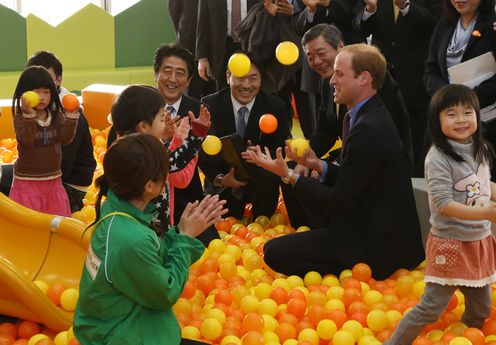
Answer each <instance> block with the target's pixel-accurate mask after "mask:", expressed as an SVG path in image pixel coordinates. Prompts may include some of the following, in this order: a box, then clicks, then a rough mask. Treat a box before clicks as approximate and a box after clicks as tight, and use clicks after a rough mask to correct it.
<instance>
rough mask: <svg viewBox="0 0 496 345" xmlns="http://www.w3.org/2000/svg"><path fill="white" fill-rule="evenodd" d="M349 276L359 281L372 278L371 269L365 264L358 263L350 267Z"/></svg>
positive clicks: (366, 280)
mask: <svg viewBox="0 0 496 345" xmlns="http://www.w3.org/2000/svg"><path fill="white" fill-rule="evenodd" d="M351 276H352V277H353V278H355V279H357V280H359V281H361V282H368V281H369V280H370V278H372V269H371V268H370V266H369V265H367V264H364V263H358V264H356V265H355V266H353V268H352V269H351Z"/></svg>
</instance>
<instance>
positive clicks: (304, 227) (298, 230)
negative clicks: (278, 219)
mask: <svg viewBox="0 0 496 345" xmlns="http://www.w3.org/2000/svg"><path fill="white" fill-rule="evenodd" d="M309 230H310V228H309V227H308V226H306V225H302V226H300V227H299V228H298V229H296V232H305V231H309Z"/></svg>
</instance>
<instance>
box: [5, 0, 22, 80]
mask: <svg viewBox="0 0 496 345" xmlns="http://www.w3.org/2000/svg"><path fill="white" fill-rule="evenodd" d="M0 47H1V48H0V71H1V72H4V71H18V70H22V69H24V66H25V65H26V19H25V18H24V17H22V16H21V15H20V14H18V13H17V12H15V11H13V10H11V9H10V8H7V7H5V6H3V5H0Z"/></svg>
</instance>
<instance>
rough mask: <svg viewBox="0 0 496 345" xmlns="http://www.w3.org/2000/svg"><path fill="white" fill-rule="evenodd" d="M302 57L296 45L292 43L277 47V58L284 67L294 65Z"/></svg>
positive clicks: (281, 44) (283, 43) (286, 42)
mask: <svg viewBox="0 0 496 345" xmlns="http://www.w3.org/2000/svg"><path fill="white" fill-rule="evenodd" d="M299 56H300V52H299V50H298V47H297V46H296V44H294V43H293V42H290V41H285V42H281V43H279V44H278V45H277V47H276V58H277V61H279V62H280V63H281V64H283V65H292V64H294V63H295V62H296V61H297V60H298V57H299Z"/></svg>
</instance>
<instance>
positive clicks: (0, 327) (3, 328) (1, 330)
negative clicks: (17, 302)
mask: <svg viewBox="0 0 496 345" xmlns="http://www.w3.org/2000/svg"><path fill="white" fill-rule="evenodd" d="M0 335H10V336H11V337H12V338H14V339H16V338H17V328H16V326H15V325H14V324H13V323H10V322H4V323H2V324H0Z"/></svg>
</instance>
